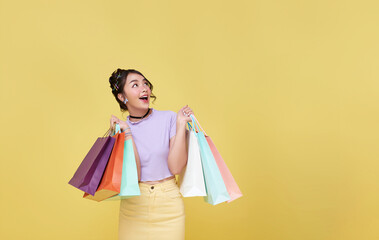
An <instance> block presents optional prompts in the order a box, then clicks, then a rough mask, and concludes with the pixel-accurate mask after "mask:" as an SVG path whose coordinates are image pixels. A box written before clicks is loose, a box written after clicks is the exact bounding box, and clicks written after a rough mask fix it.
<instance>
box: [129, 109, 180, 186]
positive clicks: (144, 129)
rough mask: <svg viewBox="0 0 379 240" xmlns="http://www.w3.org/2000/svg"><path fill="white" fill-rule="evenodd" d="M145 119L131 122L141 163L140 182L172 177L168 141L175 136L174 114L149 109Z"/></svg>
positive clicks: (130, 125)
mask: <svg viewBox="0 0 379 240" xmlns="http://www.w3.org/2000/svg"><path fill="white" fill-rule="evenodd" d="M151 110H152V112H151V114H150V115H149V116H147V117H146V118H144V119H142V120H140V121H138V122H131V121H130V120H129V116H127V123H128V125H129V127H130V131H131V133H132V137H133V140H134V142H135V144H136V148H137V151H138V155H139V157H140V162H141V181H158V180H161V179H164V178H167V177H170V176H173V175H174V174H172V173H171V172H170V170H169V168H168V163H167V159H168V153H169V150H170V139H171V138H172V137H173V136H175V135H176V113H175V112H173V111H170V110H167V111H160V110H155V109H154V108H151Z"/></svg>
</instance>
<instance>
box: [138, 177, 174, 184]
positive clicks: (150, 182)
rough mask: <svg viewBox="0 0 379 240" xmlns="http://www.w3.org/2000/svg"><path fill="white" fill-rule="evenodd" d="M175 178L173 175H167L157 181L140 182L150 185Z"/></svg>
mask: <svg viewBox="0 0 379 240" xmlns="http://www.w3.org/2000/svg"><path fill="white" fill-rule="evenodd" d="M173 178H175V175H173V176H171V177H168V178H164V179H161V180H159V181H145V182H141V181H140V182H141V183H147V184H150V185H154V184H157V183H162V182H165V181H167V180H170V179H173Z"/></svg>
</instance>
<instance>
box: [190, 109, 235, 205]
mask: <svg viewBox="0 0 379 240" xmlns="http://www.w3.org/2000/svg"><path fill="white" fill-rule="evenodd" d="M190 117H191V119H192V123H193V124H195V125H196V127H197V129H198V130H199V132H196V131H195V134H196V137H197V140H198V144H199V148H200V156H201V163H202V166H203V173H204V180H205V189H206V191H207V196H205V197H204V200H205V201H206V202H207V203H210V204H212V205H216V204H219V203H222V202H225V201H228V200H230V195H229V193H228V190H227V189H226V186H225V183H224V180H223V178H222V176H221V173H220V170H219V168H218V166H217V163H216V160H215V158H214V156H213V153H212V151H211V148H210V147H209V145H208V142H207V140H206V139H205V136H204V133H203V132H202V131H200V128H199V126H198V124H197V122H196V120H195V119H194V116H193V115H192V114H191V115H190Z"/></svg>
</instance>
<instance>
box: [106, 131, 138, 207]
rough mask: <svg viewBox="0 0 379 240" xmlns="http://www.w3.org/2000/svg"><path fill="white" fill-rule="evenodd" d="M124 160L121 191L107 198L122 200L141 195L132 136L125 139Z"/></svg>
mask: <svg viewBox="0 0 379 240" xmlns="http://www.w3.org/2000/svg"><path fill="white" fill-rule="evenodd" d="M123 160H124V161H123V164H122V175H121V186H120V193H119V194H117V195H115V196H113V197H110V198H107V199H106V200H121V199H125V198H130V197H134V196H139V195H141V192H140V188H139V183H138V172H137V164H136V158H135V155H134V149H133V142H132V139H131V138H130V139H127V140H125V144H124V157H123Z"/></svg>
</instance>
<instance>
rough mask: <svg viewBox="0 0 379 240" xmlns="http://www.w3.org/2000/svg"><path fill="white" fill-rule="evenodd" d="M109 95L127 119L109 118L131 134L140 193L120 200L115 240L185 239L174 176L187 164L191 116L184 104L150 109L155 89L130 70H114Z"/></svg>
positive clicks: (180, 200) (113, 123) (183, 221)
mask: <svg viewBox="0 0 379 240" xmlns="http://www.w3.org/2000/svg"><path fill="white" fill-rule="evenodd" d="M109 82H110V87H111V88H112V93H113V95H114V96H115V98H116V100H117V102H118V103H119V105H120V109H121V111H123V112H125V111H128V112H129V116H127V120H126V121H121V120H120V119H118V118H117V117H115V116H113V115H112V117H111V119H110V122H111V128H112V129H113V128H114V125H115V123H118V124H119V126H120V128H121V130H122V131H123V132H124V131H125V133H126V134H129V135H131V136H132V142H133V147H134V153H135V156H136V164H137V171H138V181H139V186H140V190H141V195H140V196H136V197H131V198H128V199H123V200H121V203H120V213H119V227H118V234H119V240H124V239H128V240H134V239H143V240H148V239H154V240H159V239H165V240H170V239H175V240H180V239H184V229H185V212H184V202H183V198H182V196H181V194H180V192H179V187H178V185H177V181H176V178H175V175H177V174H179V173H180V172H181V171H182V170H183V168H184V167H185V166H186V164H187V151H188V150H187V136H188V135H187V134H188V130H186V124H187V122H189V121H191V118H190V117H189V116H190V115H191V114H193V112H192V110H191V108H190V107H188V105H186V106H184V107H183V108H181V109H180V110H179V112H178V113H175V112H173V111H160V110H156V109H154V108H149V101H150V98H154V100H155V99H156V96H154V95H153V93H152V90H153V85H152V84H151V83H150V81H149V80H147V79H146V78H145V77H144V75H143V74H142V73H140V72H139V71H136V70H134V69H128V70H124V69H117V70H116V71H115V72H113V73H112V75H111V77H110V78H109Z"/></svg>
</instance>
